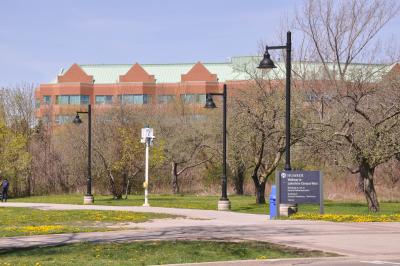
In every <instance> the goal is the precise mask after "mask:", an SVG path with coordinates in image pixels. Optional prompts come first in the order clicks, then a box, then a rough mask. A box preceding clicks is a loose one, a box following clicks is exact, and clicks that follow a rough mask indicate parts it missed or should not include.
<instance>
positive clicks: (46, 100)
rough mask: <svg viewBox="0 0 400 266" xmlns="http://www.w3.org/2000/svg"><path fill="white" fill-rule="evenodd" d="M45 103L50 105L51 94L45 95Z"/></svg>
mask: <svg viewBox="0 0 400 266" xmlns="http://www.w3.org/2000/svg"><path fill="white" fill-rule="evenodd" d="M43 104H45V105H50V104H51V96H48V95H45V96H43Z"/></svg>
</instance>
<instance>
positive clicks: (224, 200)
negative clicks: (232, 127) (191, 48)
mask: <svg viewBox="0 0 400 266" xmlns="http://www.w3.org/2000/svg"><path fill="white" fill-rule="evenodd" d="M213 95H215V96H222V99H223V110H222V111H223V121H222V123H223V126H222V135H223V141H222V143H223V147H222V150H223V153H222V154H223V155H222V178H221V185H222V189H221V198H220V199H219V201H218V210H219V211H228V210H229V209H230V208H231V202H230V201H229V199H228V194H227V178H226V100H227V97H226V96H227V93H226V84H224V90H223V93H207V95H206V104H205V106H204V108H216V107H217V106H216V105H215V103H214V100H213V97H212V96H213Z"/></svg>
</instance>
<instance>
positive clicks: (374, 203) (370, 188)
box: [360, 159, 379, 212]
mask: <svg viewBox="0 0 400 266" xmlns="http://www.w3.org/2000/svg"><path fill="white" fill-rule="evenodd" d="M374 172H375V168H374V167H371V166H370V165H369V164H368V162H367V161H366V160H364V159H363V160H362V161H361V164H360V177H361V178H362V180H363V192H364V195H365V198H366V200H367V203H368V210H369V211H371V212H378V211H379V202H378V196H377V195H376V191H375V186H374Z"/></svg>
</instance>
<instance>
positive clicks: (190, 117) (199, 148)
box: [156, 102, 215, 194]
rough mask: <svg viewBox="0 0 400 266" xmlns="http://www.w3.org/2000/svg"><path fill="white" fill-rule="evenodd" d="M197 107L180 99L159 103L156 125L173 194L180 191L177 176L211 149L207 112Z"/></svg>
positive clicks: (209, 154) (208, 156) (197, 163)
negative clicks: (171, 102) (170, 102)
mask: <svg viewBox="0 0 400 266" xmlns="http://www.w3.org/2000/svg"><path fill="white" fill-rule="evenodd" d="M198 109H199V107H198V106H195V107H193V106H192V107H190V106H187V105H186V104H184V103H180V102H177V103H174V104H171V105H169V106H160V107H159V113H158V115H157V118H158V119H157V122H156V127H157V131H158V132H159V134H160V139H159V140H157V141H160V142H162V145H163V149H164V156H165V157H166V160H167V161H168V162H169V163H170V165H171V168H170V169H171V187H172V192H173V193H174V194H177V193H180V191H181V190H180V181H179V177H180V176H181V175H182V174H183V173H185V172H187V171H189V170H191V169H193V168H195V167H198V166H200V165H202V164H204V163H206V162H209V161H210V160H211V159H212V157H213V156H214V153H213V152H212V148H211V147H212V145H213V144H212V143H213V140H214V139H215V137H213V136H212V134H210V130H207V128H209V126H208V125H210V124H211V123H210V120H209V119H206V118H207V116H209V115H210V114H207V116H206V115H205V114H201V113H200V112H199V111H198Z"/></svg>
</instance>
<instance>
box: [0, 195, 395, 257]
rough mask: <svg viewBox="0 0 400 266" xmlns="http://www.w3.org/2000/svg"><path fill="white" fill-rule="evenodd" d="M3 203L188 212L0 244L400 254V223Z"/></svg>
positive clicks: (46, 206) (145, 209)
mask: <svg viewBox="0 0 400 266" xmlns="http://www.w3.org/2000/svg"><path fill="white" fill-rule="evenodd" d="M0 206H10V207H11V206H12V207H29V208H38V209H43V210H52V209H56V210H72V209H74V210H76V209H86V210H87V209H94V210H126V211H135V212H158V213H169V214H175V215H182V216H186V218H179V219H165V220H156V221H153V222H145V223H140V224H138V227H140V229H139V230H127V231H111V232H94V233H78V234H57V235H42V236H30V237H8V238H0V249H4V248H10V247H32V246H41V245H57V244H65V243H75V242H81V241H90V242H102V241H142V240H166V239H168V240H176V239H214V240H215V239H221V240H222V239H229V240H232V239H233V240H260V241H268V242H274V243H279V244H284V245H289V246H294V247H301V248H306V249H317V250H323V251H327V252H333V253H338V254H342V255H348V256H351V257H353V258H354V257H370V256H383V257H390V258H399V259H400V223H333V222H320V221H299V220H293V221H289V220H280V221H275V220H269V219H268V216H267V215H256V214H244V213H234V212H218V211H207V210H189V209H174V208H158V207H126V206H123V207H122V206H121V207H119V206H97V205H91V206H89V205H68V204H46V203H4V204H1V205H0Z"/></svg>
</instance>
